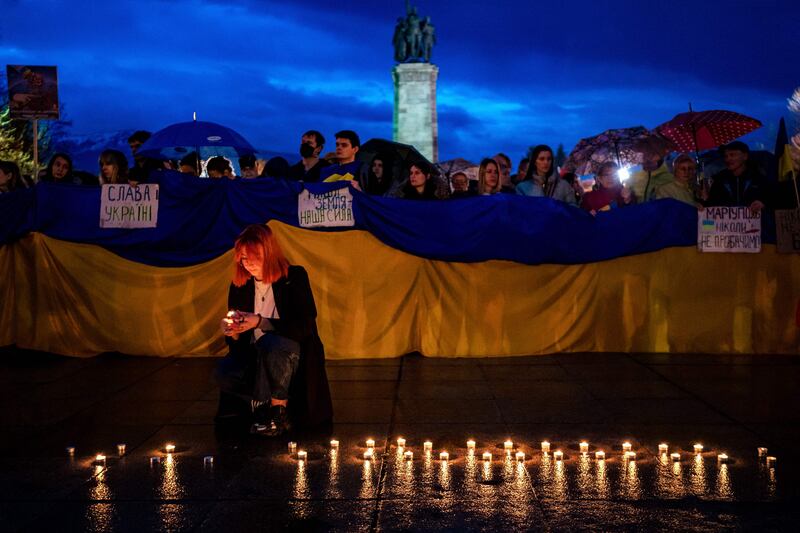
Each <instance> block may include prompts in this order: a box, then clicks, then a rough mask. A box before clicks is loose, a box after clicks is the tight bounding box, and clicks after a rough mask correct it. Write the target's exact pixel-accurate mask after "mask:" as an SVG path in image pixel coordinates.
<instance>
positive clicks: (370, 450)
mask: <svg viewBox="0 0 800 533" xmlns="http://www.w3.org/2000/svg"><path fill="white" fill-rule="evenodd" d="M366 444H367V449H366V451H365V452H364V460H365V461H369V460H371V459H373V458H374V457H375V441H374V440H373V439H367V442H366ZM475 444H476V442H475V441H474V440H468V441H467V451H468V452H469V453H475ZM405 446H406V439H404V438H403V437H400V438H398V439H397V448H398V450H400V451H402V450H403V448H405ZM422 446H423V450H424V452H425V454H431V453H433V443H432V442H431V441H429V440H427V441H425V442H424V443H423V445H422ZM541 447H542V454H544V455H548V454H549V453H550V443H549V442H548V441H543V442H542V443H541ZM578 447H579V449H580V452H581V455H588V454H589V443H588V442H586V441H582V442H580V443H579V444H578ZM331 448H337V449H338V448H339V441H338V440H332V441H331ZM503 449H504V450H505V452H506V455H511V453H512V452H513V451H514V443H513V442H512V441H510V440H507V441H505V442H503ZM693 449H694V453H695V455H699V454H702V453H703V445H702V444H699V443H698V444H694V445H693ZM668 452H669V445H668V444H665V443H661V444H659V445H658V453H659V455H666V454H667V453H668ZM289 453H290V454H295V453H297V460H298V461H304V460H306V458H307V457H308V453H307V452H306V451H304V450H300V451H297V443H296V442H290V443H289ZM622 453H623V458H624V459H627V460H632V461H635V460H636V452H634V451H633V450H632V445H631V443H630V442H623V443H622ZM669 456H670V459H672V460H673V461H680V460H681V454H679V453H677V452H673V453H671V454H670V455H669ZM403 457H404V458H405V459H406V460H407V461H411V460H412V459H414V452H412V451H411V450H408V451H405V452H404V453H403ZM514 457H515V458H516V459H517V461H524V460H525V452H522V451H518V452H516V454H514ZM594 457H595V459H597V460H598V461H603V460H605V458H606V452H604V451H603V450H597V451H596V452H594ZM758 457H759V459H761V460H765V461H766V462H767V465H768V466H773V465H774V464H775V463H776V462H777V458H776V457H774V456H772V455H767V448H758ZM553 458H554V459H555V460H556V461H561V460H563V459H564V452H562V451H561V450H556V451H554V452H553ZM439 459H440V460H441V461H448V460H449V459H450V454H449V453H448V452H446V451H443V452H440V453H439ZM728 459H729V458H728V455H727V454H725V453H720V454H717V462H719V463H727V462H728ZM483 460H484V461H491V460H492V454H491V452H483Z"/></svg>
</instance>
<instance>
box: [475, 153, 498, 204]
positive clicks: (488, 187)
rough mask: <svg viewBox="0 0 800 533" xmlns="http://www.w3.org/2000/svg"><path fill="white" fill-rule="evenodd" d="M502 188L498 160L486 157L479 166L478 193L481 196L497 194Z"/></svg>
mask: <svg viewBox="0 0 800 533" xmlns="http://www.w3.org/2000/svg"><path fill="white" fill-rule="evenodd" d="M500 188H501V184H500V167H498V166H497V161H495V160H494V159H490V158H488V157H486V158H484V159H483V160H482V161H481V165H480V167H478V194H479V195H480V196H489V195H492V194H497V193H499V192H500Z"/></svg>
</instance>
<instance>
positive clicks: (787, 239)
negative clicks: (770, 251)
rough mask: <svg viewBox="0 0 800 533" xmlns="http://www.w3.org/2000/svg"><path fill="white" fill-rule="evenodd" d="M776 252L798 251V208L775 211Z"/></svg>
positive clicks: (799, 247) (799, 222)
mask: <svg viewBox="0 0 800 533" xmlns="http://www.w3.org/2000/svg"><path fill="white" fill-rule="evenodd" d="M775 231H776V233H777V244H778V253H781V254H797V253H800V209H778V210H776V211H775Z"/></svg>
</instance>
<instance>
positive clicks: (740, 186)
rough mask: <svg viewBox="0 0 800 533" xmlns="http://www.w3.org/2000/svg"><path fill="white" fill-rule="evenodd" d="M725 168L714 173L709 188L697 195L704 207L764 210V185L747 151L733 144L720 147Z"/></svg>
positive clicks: (738, 142) (765, 192)
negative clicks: (739, 207) (737, 207)
mask: <svg viewBox="0 0 800 533" xmlns="http://www.w3.org/2000/svg"><path fill="white" fill-rule="evenodd" d="M720 151H721V152H722V154H723V156H724V157H725V169H724V170H722V171H720V172H718V173H716V174H714V176H713V177H712V184H711V189H709V191H708V192H707V193H706V192H705V190H704V191H703V192H702V193H701V195H702V196H701V198H702V200H703V205H705V206H728V207H732V206H745V207H749V208H750V210H751V211H753V212H754V213H758V212H759V211H761V210H762V209H764V207H765V205H766V204H765V202H766V196H767V191H766V184H765V183H764V177H763V176H762V175H761V173H760V172H759V171H758V167H757V166H756V165H755V164H754V163H752V162H751V161H750V148H749V147H748V146H747V145H746V144H745V143H743V142H741V141H734V142H732V143H730V144H726V145H725V146H723V147H722V148H720Z"/></svg>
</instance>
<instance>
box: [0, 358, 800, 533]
mask: <svg viewBox="0 0 800 533" xmlns="http://www.w3.org/2000/svg"><path fill="white" fill-rule="evenodd" d="M595 357H599V355H597V354H592V358H595ZM593 360H594V359H592V361H593ZM619 360H622V361H623V362H619ZM551 361H552V360H551ZM608 361H610V362H611V363H610V364H609V365H608V366H611V367H613V366H614V365H615V364H616V365H618V368H616V369H615V368H603V367H604V365H602V364H596V363H594V362H590V363H581V364H575V365H573V366H570V364H569V363H565V364H560V363H559V364H556V363H553V362H550V363H547V364H542V363H541V362H536V363H535V364H533V363H531V364H520V363H519V361H517V360H515V361H513V362H504V363H496V362H460V363H458V364H454V363H449V362H448V363H447V364H445V363H443V362H441V361H439V362H435V363H430V364H429V362H428V361H426V360H415V361H414V362H413V364H412V366H411V369H412V370H413V372H407V373H398V368H399V363H397V364H394V365H392V364H389V363H388V362H385V363H381V364H375V365H373V366H370V365H368V364H364V365H362V366H355V367H354V368H355V369H356V370H352V375H350V372H351V371H350V370H349V368H350V367H349V366H348V365H342V366H339V367H337V371H336V372H335V373H332V375H336V376H339V377H342V378H345V379H344V380H342V381H339V382H336V383H335V391H337V394H339V395H346V394H347V391H348V390H349V389H348V388H349V387H353V390H354V391H355V392H357V393H358V395H359V396H361V397H359V398H348V397H344V398H335V400H336V401H337V402H339V401H343V402H344V403H343V404H338V406H337V409H338V411H337V412H342V411H343V410H345V409H344V408H342V407H341V405H352V406H355V405H356V404H358V405H359V407H358V409H361V410H359V411H358V413H360V414H359V416H361V415H364V417H363V418H365V419H366V418H369V420H373V419H372V418H370V417H371V416H372V415H373V414H376V413H378V411H381V410H384V411H385V417H383V415H381V416H377V414H376V417H375V420H378V419H380V421H379V422H374V423H373V422H370V423H367V422H363V421H360V420H359V418H358V417H357V416H355V415H354V416H352V417H349V418H346V419H347V420H349V421H350V422H348V423H343V424H337V425H335V426H334V427H333V428H330V429H328V430H326V431H324V432H320V434H312V435H309V434H297V435H292V437H291V438H292V440H294V441H296V442H297V446H296V448H295V449H294V451H292V452H289V448H288V447H287V441H288V439H283V440H281V439H275V440H272V439H259V438H256V437H253V436H250V435H249V434H247V433H246V431H245V432H238V433H237V432H233V433H231V434H222V432H220V431H219V430H218V428H217V429H215V428H214V426H212V425H211V423H210V422H208V419H210V417H211V416H213V413H214V409H215V408H216V403H215V400H216V396H214V395H213V394H211V395H210V396H208V397H207V398H206V397H204V399H202V400H198V401H197V402H195V403H197V404H198V405H195V404H192V402H189V401H187V402H186V403H187V404H192V407H191V410H192V412H193V413H195V414H194V415H193V416H197V417H198V418H199V419H201V420H203V421H204V423H202V424H189V423H187V422H186V420H191V418H187V417H184V418H183V419H181V420H182V422H181V423H176V425H173V426H170V427H146V428H142V429H141V436H140V437H139V438H136V437H135V436H134V435H130V434H127V433H125V432H126V431H128V429H127V428H124V427H121V426H113V425H109V427H108V428H107V429H103V431H99V432H98V435H92V436H91V438H88V437H87V439H86V440H85V441H83V440H81V435H79V434H78V433H77V432H76V431H75V430H73V429H72V428H70V427H66V428H61V429H60V431H61V433H59V434H58V437H57V438H54V439H53V440H54V441H55V442H54V443H53V444H52V447H51V448H52V450H55V451H53V452H52V453H51V456H43V457H39V456H34V455H33V454H30V455H29V454H24V453H19V454H18V455H17V456H13V457H12V456H10V455H7V456H3V455H0V473H1V475H0V491H1V492H0V495H2V498H0V514H2V515H3V516H10V517H11V518H9V519H8V523H7V524H4V526H5V527H4V528H3V529H4V530H10V531H37V530H43V529H46V528H47V527H52V525H53V524H62V525H63V528H62V529H64V530H78V531H109V530H139V531H146V530H153V529H156V530H191V531H200V532H209V531H234V530H241V529H249V530H317V531H319V530H333V531H338V530H342V531H383V530H385V531H394V530H408V531H427V530H441V529H444V530H450V531H479V530H487V529H490V530H498V531H518V530H539V529H543V530H548V529H551V530H573V529H581V528H583V529H590V530H637V529H638V530H645V529H675V530H717V529H734V530H736V529H743V530H759V529H764V527H762V526H766V529H773V530H781V529H788V528H787V527H785V526H787V525H790V526H796V523H797V522H798V520H800V516H798V511H797V509H800V506H798V505H797V503H798V500H800V490H799V489H798V488H797V487H798V485H800V484H798V483H796V482H795V479H796V477H797V475H798V474H800V468H798V465H797V460H795V459H794V457H793V455H792V454H791V448H790V447H788V446H787V445H786V444H785V443H793V442H794V439H795V437H796V436H797V433H796V429H794V426H787V425H776V426H775V427H773V426H772V425H767V424H760V425H757V424H752V425H750V426H746V425H744V424H738V423H734V422H730V421H728V419H726V420H723V421H719V420H716V424H705V423H699V422H696V421H695V422H691V421H689V422H687V424H686V425H684V423H683V421H681V422H680V423H674V424H668V425H660V424H659V423H657V422H653V421H652V419H653V418H657V417H653V416H651V414H652V413H656V414H661V413H662V411H660V409H661V406H662V404H663V405H668V406H672V407H669V408H665V410H669V409H672V408H673V407H674V410H675V412H671V413H667V414H669V415H672V416H673V419H680V416H682V415H684V414H686V413H689V414H691V413H695V414H696V413H698V412H700V411H701V410H698V405H697V403H698V402H699V400H697V398H694V397H691V398H688V399H687V398H683V397H677V398H676V397H673V395H679V394H682V392H681V390H682V389H680V388H678V387H676V386H674V384H673V383H669V382H666V381H664V380H662V379H660V378H659V374H658V372H663V373H667V372H670V371H672V372H673V373H672V376H673V378H674V380H676V381H678V380H679V379H683V378H686V379H689V378H692V379H694V378H695V372H696V370H694V368H695V366H697V367H699V366H700V365H695V366H693V370H692V372H688V371H687V372H678V371H676V370H670V369H669V368H668V369H666V370H665V369H661V368H659V369H656V370H658V372H649V370H646V369H645V370H642V369H641V368H640V367H641V366H642V365H640V364H638V363H634V362H631V361H629V358H628V356H626V355H619V354H617V356H616V358H614V357H611V358H609V359H608ZM615 361H616V363H615ZM799 361H800V360H799ZM198 364H202V363H198ZM692 365H694V363H692ZM740 366H741V367H742V368H740V369H737V370H736V372H740V373H743V374H744V375H745V376H747V375H748V374H747V373H748V372H755V370H753V368H755V365H751V364H748V365H740ZM798 366H800V365H798ZM595 367H597V368H595ZM751 367H753V368H751ZM787 368H789V369H787ZM791 368H794V367H793V366H790V365H784V366H781V369H780V372H781V373H785V374H787V375H789V376H791V375H792V372H793V371H792V370H790V369H791ZM386 369H389V370H391V372H387V371H386ZM620 370H621V371H623V374H622V375H623V377H625V378H626V379H630V380H631V382H627V381H622V382H618V381H614V382H612V381H610V380H611V378H613V377H617V376H618V375H619V372H620ZM702 371H703V370H702V369H701V370H700V372H702ZM594 372H596V373H602V374H603V375H602V376H599V377H600V378H601V379H600V381H599V382H602V381H603V380H604V379H605V380H606V385H604V386H602V387H601V386H600V385H597V383H595V382H592V381H590V378H592V376H593V373H594ZM648 372H649V373H648ZM400 374H402V375H406V376H408V375H411V376H417V378H415V379H417V380H411V381H410V382H408V383H406V382H405V381H403V380H400V382H398V383H394V382H391V381H386V380H382V381H375V382H372V383H371V384H369V386H367V385H364V384H363V383H362V382H360V381H358V380H357V379H355V377H354V376H357V377H358V379H361V377H363V376H370V375H373V376H383V377H386V376H389V375H392V376H396V375H400ZM487 376H488V377H487ZM532 376H534V377H537V378H538V379H537V380H526V379H525V378H530V377H532ZM542 376H556V377H558V380H556V381H547V380H544V379H542ZM583 376H587V377H586V380H585V382H581V383H580V386H578V384H577V383H578V382H580V381H581V380H583V379H584V378H583ZM642 376H643V377H642ZM687 376H688V377H687ZM770 376H772V374H770ZM595 377H597V376H595ZM348 378H349V380H348ZM423 378H424V379H423ZM639 379H641V381H642V382H639V381H633V380H639ZM748 379H749V378H748ZM351 384H353V385H351ZM356 384H357V385H358V387H356ZM690 385H691V384H687V382H685V381H682V382H681V387H682V388H687V387H690ZM159 386H160V383H159ZM392 386H395V388H394V389H393V388H392ZM406 386H407V387H406ZM726 386H727V385H726ZM381 387H383V389H382V388H381ZM404 387H406V388H404ZM562 387H564V388H566V389H569V395H568V396H567V395H563V396H562V397H561V398H560V399H558V401H557V402H556V404H557V409H554V411H558V413H555V412H553V413H549V412H548V407H547V406H548V403H547V402H548V397H549V396H558V395H559V394H560V392H559V391H560V389H561V388H562ZM153 388H154V389H156V388H157V387H155V386H153ZM373 388H374V389H375V390H379V391H380V396H381V398H391V397H393V394H394V391H396V390H399V391H400V393H398V394H400V395H401V396H403V397H402V398H401V399H400V400H392V401H396V402H398V403H397V405H398V406H399V407H398V409H397V410H396V413H399V414H400V415H402V417H400V416H399V415H397V416H396V414H393V411H392V410H391V409H384V408H385V407H387V406H389V407H391V405H390V404H389V402H390V401H389V400H385V402H386V403H385V404H383V403H380V404H378V403H376V404H375V406H371V407H374V412H372V411H370V412H369V413H367V414H369V415H370V417H367V416H366V414H364V410H363V404H364V403H365V402H364V398H363V396H365V391H367V392H369V391H371V390H372V389H373ZM384 389H385V390H384ZM539 389H544V392H539ZM584 389H585V390H584ZM732 389H733V390H737V391H738V390H739V389H738V388H736V387H732ZM586 390H591V391H592V394H593V395H596V396H597V398H596V399H597V403H598V409H597V416H598V417H599V418H598V421H597V422H594V423H591V424H589V423H588V422H587V424H586V425H584V423H583V422H580V421H579V420H587V418H586V417H583V418H581V416H583V415H585V408H586V405H583V404H581V405H579V406H576V407H575V408H574V409H573V406H572V405H571V404H570V401H571V400H570V399H569V398H572V395H578V396H580V395H581V394H583V393H585V391H586ZM408 391H411V392H412V393H413V394H421V395H427V396H426V397H425V398H424V400H425V402H412V401H409V399H408V398H407V397H406V396H405V395H406V394H407V393H408ZM676 391H677V392H676ZM465 392H466V393H468V394H469V395H470V396H474V397H477V398H475V399H473V398H468V399H467V400H468V401H466V402H465V403H463V404H462V402H461V399H460V395H461V394H463V393H465ZM617 393H620V394H622V395H624V396H625V397H624V398H617V397H616V396H615V394H617ZM648 393H653V394H663V395H665V396H667V397H666V398H655V399H653V400H652V401H649V400H648V401H645V400H642V399H641V398H639V395H641V394H648ZM203 394H208V393H207V392H203ZM440 394H443V395H448V394H452V396H454V398H446V399H447V400H448V401H442V402H437V401H436V399H435V398H434V397H428V396H436V395H440ZM565 394H566V393H565ZM587 394H588V393H587ZM366 395H368V394H366ZM628 396H630V398H629V397H628ZM609 397H610V398H609ZM176 401H177V400H176ZM382 401H383V400H382ZM554 401H555V400H554ZM587 401H588V400H587ZM347 402H351V403H347ZM404 402H405V403H404ZM448 402H450V403H448ZM579 403H580V402H579ZM601 404H602V405H601ZM644 404H647V410H646V416H645V415H641V416H639V415H637V413H636V411H637V410H638V409H639V408H641V407H642V406H643V405H644ZM465 406H466V407H465ZM169 407H170V408H174V407H175V406H174V405H170V406H169ZM354 408H355V407H354ZM422 409H430V412H429V413H426V415H425V416H423V417H421V419H422V420H424V422H420V423H417V422H416V421H414V417H413V415H414V414H415V410H422ZM450 409H452V411H449V410H450ZM204 410H205V411H204ZM473 410H474V411H476V412H477V414H476V415H475V416H476V420H477V421H474V422H472V421H465V420H471V419H470V417H471V416H472V415H473V412H472V411H473ZM206 411H207V412H208V413H209V416H208V417H207V419H202V417H200V416H199V414H198V413H203V412H206ZM537 411H541V412H542V413H546V415H547V416H546V417H544V416H543V417H542V418H539V413H538V412H537ZM562 411H565V415H569V416H568V418H569V420H570V422H569V423H563V424H562V423H558V422H552V420H557V419H558V417H557V416H556V415H557V414H558V415H560V414H561V412H562ZM381 412H383V411H381ZM664 412H666V411H664ZM498 413H500V414H502V415H503V416H502V417H499V415H498ZM603 413H606V414H612V413H613V414H615V415H618V416H620V417H621V418H622V419H624V420H623V422H624V425H623V424H622V423H620V424H617V423H616V422H605V421H603V420H608V419H610V417H606V419H602V416H605V415H604V414H603ZM434 414H435V415H436V416H433V415H434ZM512 414H513V415H514V420H515V421H513V422H512V421H511V419H512V416H511V415H512ZM551 415H552V416H551ZM579 415H580V416H579ZM593 416H594V415H593ZM687 416H688V415H687ZM398 417H400V418H402V421H399V420H398V419H397V418H398ZM493 417H495V418H500V419H502V420H498V421H496V422H492V420H494V418H493ZM626 417H627V418H626ZM438 418H441V423H439V422H436V423H434V422H428V421H429V420H438ZM516 419H520V421H516ZM353 420H355V421H354V422H353ZM486 420H489V422H486ZM503 420H505V421H503ZM576 420H577V421H576ZM73 422H74V421H70V424H72V423H73ZM398 433H399V434H402V435H403V438H404V439H405V442H403V443H402V445H400V444H399V443H398V438H399V435H398ZM763 435H766V437H764V436H763ZM772 435H778V437H774V438H772V439H770V438H769V437H770V436H772ZM167 438H169V439H175V440H174V442H175V443H176V445H177V448H176V450H175V453H165V448H164V443H165V442H168V441H167ZM368 438H372V439H374V440H375V441H376V442H374V443H371V444H372V447H371V448H370V447H368V445H367V439H368ZM544 438H547V439H548V441H547V442H549V450H548V451H547V452H546V453H545V452H543V451H542V440H543V439H544ZM331 439H335V440H336V441H337V444H336V445H333V444H332V443H331ZM468 439H470V440H474V442H475V446H474V449H468V445H467V441H468ZM662 439H664V440H662ZM512 441H513V442H512ZM584 441H585V442H586V444H584V445H581V444H580V443H581V442H584ZM776 441H777V442H778V443H777V444H776ZM118 442H126V443H127V445H128V446H127V451H126V453H125V455H124V457H117V456H111V457H109V458H108V459H107V460H106V461H104V462H103V463H102V464H95V463H94V460H93V459H94V456H89V455H88V454H89V453H90V452H94V453H97V450H103V449H105V450H109V449H115V448H114V447H115V446H116V443H118ZM169 442H173V441H172V440H170V441H169ZM425 442H430V443H431V444H430V446H429V447H426V445H425V444H424V443H425ZM623 442H630V443H631V444H632V446H631V451H632V452H635V454H636V455H635V457H634V456H629V457H627V458H626V457H625V455H624V454H623V449H622V443H623ZM663 442H668V443H669V446H668V449H665V450H660V449H659V448H658V444H659V443H663ZM696 442H703V443H704V448H703V449H702V450H698V452H697V453H695V451H694V449H693V444H694V443H696ZM506 443H507V444H506ZM781 443H784V444H783V445H781ZM0 444H2V443H0ZM67 446H75V448H76V451H75V454H74V455H72V456H70V455H68V454H67V453H66V452H65V451H64V450H65V448H66V447H67ZM764 446H768V447H769V453H766V452H765V453H764V454H763V455H762V456H759V455H758V452H757V447H764ZM368 449H372V450H374V452H373V455H372V456H371V457H368V458H366V459H365V456H364V454H365V452H366V451H367V450H368ZM301 450H302V451H305V452H307V456H306V458H305V459H304V460H300V458H299V455H298V452H299V451H301ZM603 450H604V451H605V455H598V454H597V452H600V451H603ZM445 451H446V452H447V453H448V456H447V457H446V458H442V456H441V455H440V454H441V453H442V452H445ZM723 451H724V452H725V453H727V454H728V455H730V457H726V458H724V459H722V460H721V459H719V458H718V455H719V454H720V453H722V452H723ZM518 452H520V453H521V454H522V455H520V456H517V455H516V454H517V453H518ZM48 453H50V452H48ZM673 453H677V454H678V456H677V457H673V456H672V455H671V454H673ZM484 454H489V455H486V456H484ZM772 456H777V459H775V460H771V461H769V462H767V459H766V458H767V457H772ZM151 457H158V459H157V460H156V461H154V462H152V463H151ZM212 457H213V459H211V458H212ZM206 458H208V459H206ZM41 502H47V504H46V505H42V503H41ZM22 510H25V512H27V513H29V514H30V516H29V517H27V516H22ZM59 520H61V522H59Z"/></svg>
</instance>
